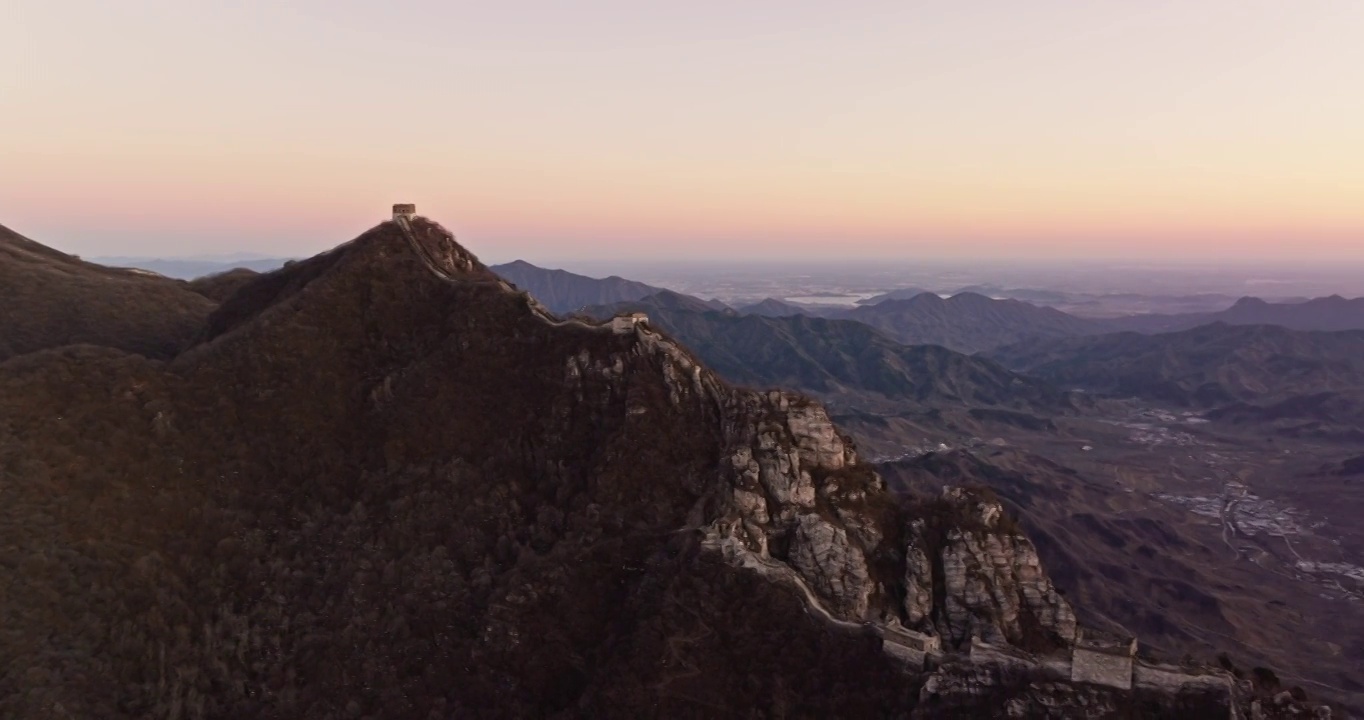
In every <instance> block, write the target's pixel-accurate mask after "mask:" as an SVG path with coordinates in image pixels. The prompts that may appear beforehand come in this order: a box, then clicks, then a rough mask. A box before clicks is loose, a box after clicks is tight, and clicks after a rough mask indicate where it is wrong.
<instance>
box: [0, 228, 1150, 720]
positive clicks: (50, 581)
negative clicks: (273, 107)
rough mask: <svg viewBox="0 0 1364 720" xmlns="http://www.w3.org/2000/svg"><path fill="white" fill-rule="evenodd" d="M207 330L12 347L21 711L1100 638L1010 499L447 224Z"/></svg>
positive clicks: (453, 697) (681, 704)
mask: <svg viewBox="0 0 1364 720" xmlns="http://www.w3.org/2000/svg"><path fill="white" fill-rule="evenodd" d="M201 337H202V338H203V340H202V341H201V342H200V343H199V344H198V345H197V346H195V347H193V348H191V349H190V350H188V351H186V352H184V353H181V354H180V355H179V356H178V357H176V358H174V359H173V360H172V361H170V362H168V363H158V362H154V361H150V360H146V359H145V358H141V357H138V356H132V355H126V354H123V353H121V352H118V351H115V350H101V349H92V348H69V349H64V350H60V351H51V352H46V353H36V354H29V355H24V356H21V357H18V358H14V359H12V360H10V361H8V362H5V363H3V364H0V474H3V478H4V482H0V568H5V569H6V571H7V572H8V573H9V577H8V578H7V579H8V580H10V585H9V591H8V592H6V593H5V594H4V595H0V620H2V621H3V623H4V626H5V627H6V628H7V632H6V633H4V634H0V715H4V716H16V717H49V716H59V715H62V714H63V713H65V714H70V715H74V716H85V717H147V716H151V717H175V718H185V717H191V718H194V717H224V718H226V717H265V718H269V717H281V718H283V717H290V718H293V717H370V718H387V717H392V718H400V717H401V718H410V717H478V716H487V717H531V716H536V717H545V716H549V717H579V716H588V717H641V716H659V715H661V716H670V717H672V716H677V717H714V716H717V715H725V714H739V715H744V716H751V715H754V714H755V712H756V710H755V709H758V708H762V709H763V710H764V711H766V712H769V713H770V714H771V715H773V716H785V715H809V714H813V715H819V716H852V717H881V716H887V715H892V716H893V715H900V716H903V715H905V714H908V713H909V712H911V711H912V710H914V709H915V708H920V707H925V706H926V705H925V703H929V704H931V703H937V702H939V701H942V702H948V701H949V700H950V704H951V705H952V707H954V708H958V707H973V708H974V710H975V711H976V712H977V714H981V715H982V716H984V715H988V714H990V713H992V712H995V708H996V703H995V700H996V699H997V698H996V697H995V695H990V694H989V693H983V692H978V691H979V690H980V689H981V688H983V687H986V685H982V684H981V682H977V681H976V680H973V679H972V678H975V677H976V675H975V673H976V670H974V669H972V668H974V667H975V666H974V665H971V664H969V663H968V664H966V665H960V666H955V665H951V664H950V663H949V664H945V665H943V666H942V668H940V669H939V670H937V671H936V672H935V673H934V674H932V675H929V674H926V673H925V672H924V668H923V664H922V658H923V654H922V653H920V654H919V655H914V654H913V653H906V652H904V651H897V652H890V651H888V647H889V646H890V645H891V644H892V643H891V642H890V641H889V640H887V639H885V638H888V637H889V635H888V634H887V633H888V632H889V630H888V629H890V630H895V629H896V628H907V630H903V633H908V632H910V631H914V630H918V631H922V632H923V633H927V634H928V635H929V636H940V637H941V639H942V643H943V645H944V646H946V647H945V648H944V649H946V650H948V651H949V654H948V656H947V657H949V658H951V657H958V654H954V653H959V652H961V651H964V650H965V649H966V647H967V646H968V645H969V644H970V643H969V639H970V637H971V636H973V635H975V636H979V637H981V638H985V639H989V640H993V641H1006V642H1008V643H1013V644H1015V645H1017V646H1019V647H1022V648H1025V649H1032V650H1036V651H1039V652H1040V651H1042V650H1048V649H1055V648H1057V647H1060V646H1063V645H1064V643H1065V642H1066V641H1067V639H1068V638H1071V637H1073V635H1074V620H1073V617H1072V616H1071V614H1070V610H1069V608H1068V607H1067V606H1066V604H1065V602H1064V601H1063V600H1062V599H1061V598H1060V597H1059V596H1057V594H1056V592H1055V590H1054V588H1052V587H1051V585H1050V582H1049V581H1048V580H1047V579H1046V576H1045V574H1044V573H1042V571H1041V568H1040V565H1039V564H1038V563H1037V559H1036V554H1035V552H1034V551H1033V550H1032V547H1031V545H1030V544H1029V543H1028V542H1027V540H1026V539H1025V538H1023V537H1022V536H1021V535H1020V534H1019V533H1018V532H1017V531H1016V530H1015V529H1014V528H1012V527H1011V526H1010V525H1009V524H1008V522H1007V521H1006V520H1005V519H1004V518H1002V516H1001V514H1000V512H999V509H998V505H997V504H994V503H992V501H990V500H989V498H987V497H983V496H977V495H975V494H972V493H966V492H956V491H952V492H947V493H945V494H944V496H943V497H941V498H936V499H932V500H928V501H917V502H908V501H903V500H900V499H897V498H895V497H893V496H892V495H891V494H890V493H888V492H887V491H886V490H885V488H884V486H883V484H882V482H881V480H880V478H879V477H877V475H876V474H875V473H874V472H872V471H871V470H869V469H868V468H867V467H865V466H863V465H861V464H859V463H858V461H857V455H856V452H855V450H854V448H853V447H852V445H851V443H850V442H849V441H848V440H847V438H845V437H843V436H842V435H841V434H840V433H839V432H838V430H837V429H836V428H835V427H834V426H833V424H832V423H831V422H830V421H829V418H828V416H827V414H826V413H825V412H824V410H823V408H821V407H820V406H819V405H817V404H814V403H811V402H810V401H808V400H806V399H804V398H801V397H798V396H793V395H790V394H786V393H781V392H772V393H753V392H749V391H743V390H738V389H735V388H731V387H729V386H727V385H725V384H723V383H721V382H720V381H719V380H717V379H716V378H715V377H714V376H713V375H712V374H711V373H710V372H709V371H708V370H706V369H705V368H704V367H702V366H701V365H700V364H699V363H697V362H696V360H695V359H694V358H693V357H692V356H691V355H690V354H689V353H688V352H687V351H686V350H685V349H683V348H682V347H680V346H678V345H677V344H676V343H674V342H672V341H671V340H670V339H668V338H667V337H664V336H663V335H661V334H659V333H657V332H656V331H654V330H651V329H649V328H648V327H647V326H644V327H640V328H638V329H636V330H632V331H630V332H625V333H616V332H613V331H611V330H610V329H608V328H604V327H597V326H592V325H588V324H583V323H579V322H575V321H569V322H559V321H557V320H556V319H554V318H553V317H552V316H550V315H548V314H547V313H546V312H544V310H543V309H541V308H539V307H538V306H537V305H536V304H535V303H534V302H533V301H531V300H530V299H529V298H528V297H526V296H525V295H522V294H518V293H516V292H514V291H511V290H510V289H509V288H508V287H507V286H505V284H503V283H501V282H500V281H499V280H498V278H497V277H496V276H494V275H492V274H491V273H489V272H488V271H487V270H486V269H485V268H484V267H483V266H482V265H481V264H479V263H478V261H477V259H476V258H474V257H473V256H472V255H471V254H469V253H468V252H467V251H466V250H464V249H463V248H461V247H460V246H459V245H457V244H456V243H455V242H454V240H453V238H451V237H450V236H449V234H448V233H446V232H445V231H444V230H443V229H441V228H440V227H439V226H438V225H435V224H434V223H430V222H428V221H425V220H421V219H417V220H414V221H413V222H412V223H411V225H410V227H402V226H399V225H395V224H393V223H385V224H383V225H381V226H379V227H377V228H375V229H374V230H371V231H370V232H368V233H366V234H365V235H363V236H361V237H360V238H358V239H357V240H355V241H353V242H351V243H348V244H346V245H343V246H341V247H339V248H337V249H336V250H333V251H331V252H329V253H325V254H323V255H321V256H318V257H316V258H313V259H311V260H307V261H303V262H300V263H296V264H294V265H291V266H290V267H287V268H284V269H282V270H280V271H277V272H275V273H271V274H268V275H265V276H262V277H261V278H258V279H256V280H254V281H252V282H251V283H249V284H247V285H245V286H243V287H242V288H240V289H238V290H237V291H236V292H235V293H234V294H233V295H232V297H231V298H230V299H229V300H228V301H227V302H226V303H224V304H223V305H222V306H221V307H219V308H218V310H217V311H216V312H215V313H214V314H213V316H212V317H210V318H209V320H208V322H207V326H206V328H205V329H204V330H203V331H202V333H201ZM864 623H869V624H864ZM903 633H902V634H903ZM883 636H884V637H883ZM902 641H903V642H911V643H912V642H917V641H915V640H903V638H902ZM897 653H898V654H897ZM906 657H909V658H911V660H913V659H916V658H917V660H918V664H917V665H916V664H915V662H912V661H906V660H905V658H906ZM991 672H994V671H991ZM932 678H937V680H935V681H934V682H936V683H939V684H940V685H942V687H948V686H949V685H950V686H952V687H961V688H965V690H964V691H963V692H959V693H956V694H950V693H949V694H944V693H936V694H935V693H932V692H928V693H927V694H924V693H925V689H926V688H927V687H928V686H927V685H926V683H927V682H929V681H930V680H932ZM1049 682H1051V681H1049ZM953 683H955V685H953ZM1061 684H1062V685H1066V686H1067V687H1069V685H1067V684H1066V683H1064V682H1062V683H1061ZM996 686H998V687H999V688H1002V689H1001V690H999V692H1004V693H1006V695H1008V696H1009V697H1012V698H1015V699H1018V700H1019V702H1042V700H1038V698H1039V697H1043V696H1042V695H1039V694H1038V693H1040V692H1041V691H1040V690H1038V689H1037V688H1036V687H1033V686H1032V685H1028V684H1026V683H1024V684H1021V685H1020V684H1017V683H1014V684H1009V683H1005V682H1000V683H995V684H994V685H989V687H996ZM935 687H937V686H936V685H935ZM991 692H994V691H991ZM1077 692H1079V691H1077ZM1084 692H1088V691H1084ZM1113 697H1114V698H1117V699H1115V700H1113V702H1119V703H1120V702H1124V700H1123V699H1122V697H1124V696H1113ZM925 698H928V699H927V700H926V699H925ZM934 698H937V699H934ZM943 698H948V700H943Z"/></svg>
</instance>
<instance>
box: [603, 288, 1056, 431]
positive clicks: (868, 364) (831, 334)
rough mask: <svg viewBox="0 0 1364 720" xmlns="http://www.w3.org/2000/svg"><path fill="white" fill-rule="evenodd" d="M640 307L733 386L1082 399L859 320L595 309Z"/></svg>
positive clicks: (956, 401) (697, 308)
mask: <svg viewBox="0 0 1364 720" xmlns="http://www.w3.org/2000/svg"><path fill="white" fill-rule="evenodd" d="M626 311H641V312H644V313H646V314H648V316H649V319H650V322H652V323H655V324H657V325H658V326H659V327H661V328H663V329H665V330H667V331H668V332H669V333H671V334H672V335H674V336H675V337H676V338H677V339H678V340H680V341H681V342H682V343H683V344H684V345H686V346H687V347H688V348H690V349H691V350H692V351H694V352H695V353H696V354H697V356H698V357H700V358H701V359H702V360H703V361H705V363H706V364H707V365H709V366H710V367H711V368H713V369H714V370H715V371H716V372H717V373H719V374H720V375H721V376H722V377H724V378H726V379H727V380H729V381H730V382H734V383H738V384H741V385H748V386H753V387H760V388H769V387H780V388H790V389H793V390H800V391H802V392H808V393H812V394H815V395H818V396H820V397H822V398H825V399H830V400H837V401H838V403H839V404H840V405H843V406H854V407H879V406H886V405H889V403H887V402H886V401H895V403H894V404H896V405H903V404H904V403H910V404H913V405H915V406H920V407H926V406H933V407H953V408H957V409H966V408H972V407H999V408H1008V409H1014V410H1019V411H1023V412H1029V413H1034V414H1038V415H1043V416H1046V415H1052V414H1057V413H1064V412H1069V411H1073V410H1074V409H1075V402H1076V400H1075V399H1074V398H1072V397H1070V396H1069V395H1068V394H1067V393H1063V392H1061V391H1059V390H1057V389H1055V388H1053V387H1051V386H1049V385H1048V384H1047V383H1044V382H1039V381H1036V380H1032V379H1029V378H1023V377H1020V376H1018V375H1016V374H1014V373H1012V372H1009V371H1008V370H1006V369H1004V368H1003V367H1001V366H999V365H998V364H996V363H994V362H992V361H990V360H986V359H983V358H973V357H970V356H967V355H962V354H961V353H957V352H953V351H951V350H948V349H946V348H943V347H938V346H933V345H920V346H906V345H901V344H899V343H896V342H894V341H893V340H891V339H890V338H888V337H886V336H885V335H883V334H882V333H880V332H878V331H876V330H874V329H872V328H871V327H869V326H867V325H864V324H862V323H859V322H853V321H850V320H828V319H824V318H816V317H809V316H804V315H792V316H784V317H768V316H763V315H740V314H737V313H735V312H732V311H731V312H719V311H715V310H711V309H709V307H707V306H706V305H705V304H704V303H703V302H701V301H699V300H697V299H695V298H689V297H687V296H684V295H679V294H677V293H669V292H664V293H660V294H657V295H652V296H650V297H647V298H644V299H643V300H640V301H638V302H633V303H621V304H619V305H614V306H610V307H605V308H588V309H587V312H588V313H590V314H592V315H595V316H597V317H610V316H612V315H615V314H617V313H620V312H626Z"/></svg>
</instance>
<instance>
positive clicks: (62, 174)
mask: <svg viewBox="0 0 1364 720" xmlns="http://www.w3.org/2000/svg"><path fill="white" fill-rule="evenodd" d="M401 201H411V202H415V203H417V205H418V208H419V210H420V211H422V213H423V214H425V215H429V216H431V217H433V218H435V219H437V220H439V221H440V222H442V223H443V224H445V225H446V226H447V227H449V228H451V229H452V230H454V231H455V232H456V233H457V234H458V235H459V237H460V239H461V240H462V241H463V242H464V243H465V244H466V245H468V246H469V247H470V249H472V250H473V251H474V252H476V253H478V254H479V255H480V256H481V257H482V258H483V259H485V260H489V261H500V260H507V259H511V258H514V257H527V258H530V259H533V260H540V261H545V260H553V259H569V258H579V259H583V258H606V257H623V258H634V259H650V258H683V257H685V258H704V257H727V256H742V257H746V258H762V257H772V256H777V255H780V256H782V257H786V258H835V257H839V256H845V255H855V256H859V257H895V258H914V257H935V258H943V257H946V258H961V257H994V258H1000V257H1047V258H1052V257H1083V258H1109V257H1125V258H1131V257H1139V258H1161V259H1173V260H1178V259H1206V258H1232V259H1265V258H1268V259H1279V258H1282V259H1286V260H1288V259H1291V260H1344V259H1349V260H1364V2H1358V1H1356V0H1337V1H1335V2H1329V1H1325V0H1323V1H1316V0H1300V1H1297V2H1289V1H1287V0H1280V1H1277V2H1264V1H1260V0H1142V1H1140V2H1134V1H1130V0H1093V1H1089V0H1073V1H1065V2H1063V1H1061V0H1028V1H1027V2H1020V1H1019V0H994V1H989V2H987V1H984V0H979V1H976V2H970V1H963V0H951V1H948V0H943V1H941V2H938V1H936V0H934V1H921V2H914V1H912V0H897V1H896V2H881V1H879V0H866V1H863V2H844V3H834V2H827V1H820V2H813V1H811V0H783V1H781V2H778V1H776V0H743V1H742V2H735V1H734V0H727V1H725V2H718V1H711V0H694V1H693V2H687V3H680V2H679V3H651V2H639V1H638V0H602V1H591V0H577V1H575V2H566V1H565V2H549V1H547V0H540V1H535V2H531V1H517V0H507V1H506V2H487V1H486V0H480V1H479V2H450V1H439V0H398V1H392V2H383V3H380V2H359V1H357V0H295V1H293V2H263V1H257V0H239V1H236V2H226V1H223V0H215V1H213V2H208V1H206V0H118V1H117V2H114V1H111V0H5V1H4V2H0V224H4V225H7V226H9V227H11V228H12V229H14V230H17V231H19V232H21V233H24V234H26V235H29V236H30V237H33V238H34V239H36V240H39V241H41V242H45V243H48V244H50V245H54V246H57V247H60V248H62V249H64V250H68V251H70V252H77V253H80V254H85V255H115V254H118V255H129V254H139V255H171V254H178V255H188V254H200V253H225V252H234V251H245V252H259V253H266V254H271V255H298V254H306V253H312V252H315V251H318V250H321V249H325V248H327V247H330V246H332V245H335V244H337V243H339V242H341V241H344V240H346V239H349V238H350V237H353V236H354V235H356V234H357V233H358V232H360V231H362V230H363V229H365V228H367V227H369V226H370V225H372V224H373V223H374V222H376V221H377V220H380V219H382V218H383V216H384V215H385V213H386V208H387V206H388V205H389V204H391V203H393V202H401Z"/></svg>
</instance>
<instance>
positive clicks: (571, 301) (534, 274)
mask: <svg viewBox="0 0 1364 720" xmlns="http://www.w3.org/2000/svg"><path fill="white" fill-rule="evenodd" d="M489 269H490V270H492V271H493V272H495V273H497V274H498V275H501V276H502V277H504V278H506V279H507V281H508V282H510V283H512V284H513V285H516V286H517V287H519V288H521V289H522V290H525V291H526V292H529V293H530V294H531V295H533V296H535V299H536V300H539V301H540V303H541V304H542V305H544V306H545V307H548V308H549V309H550V310H553V311H554V312H557V313H564V312H572V311H574V310H578V309H580V308H583V307H585V306H588V305H609V304H611V303H618V302H627V301H630V300H638V299H640V298H642V297H646V296H649V295H653V294H654V293H657V292H659V291H660V290H661V289H662V288H656V287H653V286H651V285H645V284H644V283H642V282H635V281H634V280H626V279H625V278H622V277H617V276H615V275H612V276H611V277H607V278H600V279H599V278H591V277H588V276H586V275H578V274H577V273H571V272H568V271H567V270H548V269H545V268H542V267H536V266H535V265H532V264H530V263H528V262H526V261H524V260H517V261H515V262H509V263H506V264H504V265H493V266H491V267H490V268H489Z"/></svg>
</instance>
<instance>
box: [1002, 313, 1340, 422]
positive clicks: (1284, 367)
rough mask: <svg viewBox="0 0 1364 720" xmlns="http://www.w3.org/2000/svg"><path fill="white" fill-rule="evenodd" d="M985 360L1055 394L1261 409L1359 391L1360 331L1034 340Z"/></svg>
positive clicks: (1222, 329) (1264, 328)
mask: <svg viewBox="0 0 1364 720" xmlns="http://www.w3.org/2000/svg"><path fill="white" fill-rule="evenodd" d="M989 357H992V358H994V359H996V360H998V361H1000V362H1001V363H1003V364H1004V365H1005V366H1007V367H1009V368H1012V369H1014V370H1016V371H1019V372H1024V373H1027V374H1029V375H1035V376H1037V377H1040V378H1043V379H1046V380H1048V381H1051V382H1054V383H1057V384H1058V385H1061V386H1062V387H1067V388H1083V389H1085V390H1089V391H1093V392H1101V393H1109V394H1115V395H1124V396H1133V397H1144V398H1149V399H1152V400H1160V401H1165V402H1171V403H1176V404H1179V405H1184V406H1189V407H1205V408H1213V407H1218V406H1223V405H1227V404H1230V403H1256V404H1266V403H1271V402H1280V401H1282V400H1286V399H1288V398H1290V397H1294V396H1300V395H1311V394H1316V393H1322V392H1341V391H1353V390H1357V389H1361V388H1364V331H1359V330H1350V331H1341V332H1329V333H1328V332H1309V331H1302V330H1290V329H1287V328H1282V327H1277V326H1272V325H1228V324H1226V323H1215V324H1212V325H1203V326H1200V327H1197V328H1193V329H1191V330H1184V331H1180V332H1175V333H1163V334H1158V335H1142V334H1140V333H1135V332H1126V333H1115V334H1110V335H1099V336H1093V337H1081V338H1064V339H1049V340H1033V341H1029V342H1024V343H1020V344H1017V345H1012V346H1009V347H1004V348H1000V349H998V350H996V351H994V352H991V353H989Z"/></svg>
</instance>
